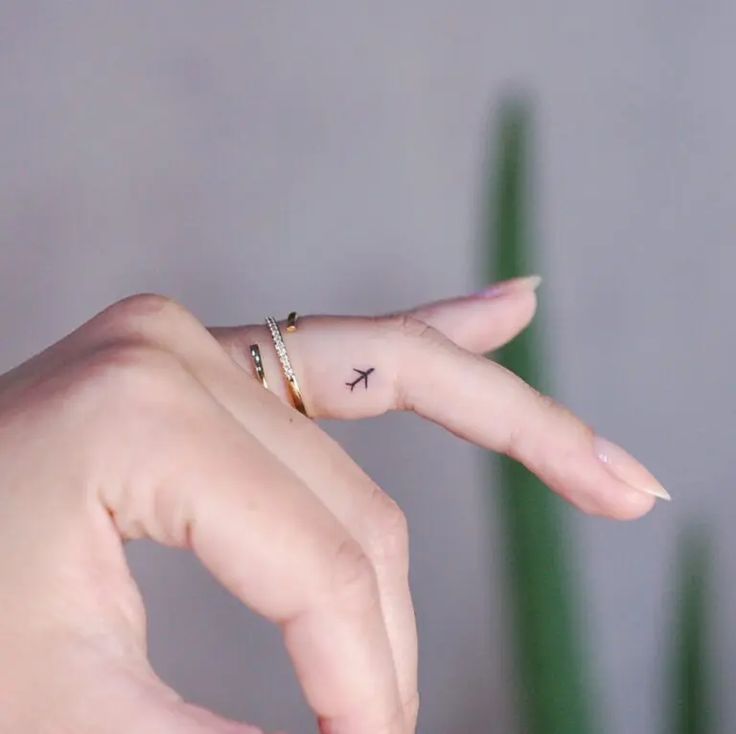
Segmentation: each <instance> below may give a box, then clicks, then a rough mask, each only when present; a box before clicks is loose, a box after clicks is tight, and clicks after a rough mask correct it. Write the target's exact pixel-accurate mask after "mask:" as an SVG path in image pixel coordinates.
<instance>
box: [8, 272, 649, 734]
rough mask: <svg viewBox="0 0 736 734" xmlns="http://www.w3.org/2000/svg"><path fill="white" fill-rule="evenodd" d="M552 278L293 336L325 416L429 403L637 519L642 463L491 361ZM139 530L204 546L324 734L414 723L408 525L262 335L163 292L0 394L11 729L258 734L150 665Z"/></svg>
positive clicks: (459, 425)
mask: <svg viewBox="0 0 736 734" xmlns="http://www.w3.org/2000/svg"><path fill="white" fill-rule="evenodd" d="M535 285H536V282H535V281H534V280H533V279H525V280H518V281H511V282H509V283H505V284H502V285H500V286H497V287H496V288H495V289H494V290H492V291H490V292H486V293H484V294H478V295H474V296H470V297H466V298H459V299H454V300H449V301H444V302H441V303H436V304H432V305H429V306H424V307H421V308H418V309H416V310H415V311H413V312H411V313H406V314H398V315H392V316H387V317H382V318H335V317H306V318H301V319H299V321H298V328H297V330H296V331H295V332H292V333H285V339H286V342H287V346H288V350H289V356H290V357H291V361H292V364H293V366H294V369H295V371H296V374H297V376H298V379H299V382H300V385H301V389H302V392H303V396H304V401H305V403H306V407H307V411H308V413H309V415H310V416H313V417H315V418H319V417H332V418H361V417H364V416H371V415H377V414H380V413H383V412H385V411H387V410H414V411H416V412H417V413H419V414H420V415H422V416H425V417H427V418H429V419H430V420H433V421H436V422H437V423H440V424H442V425H444V426H446V427H447V428H448V429H449V430H451V431H452V432H453V433H456V434H457V435H459V436H462V437H464V438H467V439H468V440H470V441H473V442H475V443H477V444H479V445H481V446H484V447H487V448H489V449H494V450H497V451H503V452H505V453H508V454H510V455H511V456H513V457H515V458H516V459H518V460H519V461H522V462H523V463H524V464H526V465H527V466H528V467H529V468H530V469H532V470H533V471H534V472H536V473H537V474H538V475H539V476H540V477H541V478H542V479H543V480H544V481H545V482H546V483H547V484H549V486H550V487H552V489H554V490H555V491H557V492H559V493H560V494H561V495H563V496H564V497H565V498H567V499H568V500H570V501H571V502H572V503H573V504H575V505H576V506H578V507H580V508H581V509H583V510H584V511H586V512H590V513H596V514H601V515H606V516H609V517H614V518H621V519H624V518H635V517H639V516H640V515H643V514H644V513H646V512H647V511H649V510H650V509H651V507H652V505H653V503H654V501H655V500H654V496H653V495H658V494H659V495H660V496H661V494H662V492H663V490H662V488H661V487H660V485H659V484H658V483H657V482H656V480H655V479H654V478H653V477H652V476H651V475H650V474H649V473H648V472H647V471H646V470H645V469H644V468H643V467H641V465H639V464H638V463H637V462H636V461H635V460H634V459H632V458H630V457H629V456H628V455H627V454H625V453H624V452H623V451H622V450H621V449H619V448H617V447H615V446H613V445H612V444H608V443H606V442H603V441H601V440H599V439H597V438H595V436H594V435H593V433H592V432H591V431H590V429H588V428H587V427H586V426H585V425H583V424H582V423H581V422H580V421H579V420H577V419H576V418H575V417H573V416H572V415H571V414H570V413H568V412H567V411H565V410H564V409H562V408H560V407H559V406H557V405H555V404H554V403H553V402H551V401H550V400H549V399H547V398H545V397H541V396H540V395H539V394H537V393H536V392H535V391H534V390H532V389H531V388H529V387H528V386H527V385H525V384H524V383H523V382H521V381H520V380H519V379H518V378H516V377H515V376H514V375H512V374H510V373H509V372H507V371H506V370H504V369H502V368H501V367H499V366H498V365H495V364H494V363H492V362H490V361H488V360H486V359H485V358H483V357H481V356H477V355H478V354H481V353H483V352H487V351H489V350H491V349H493V348H495V347H498V346H500V345H501V344H503V343H504V342H505V341H507V340H508V339H510V338H511V337H513V336H514V335H515V334H516V333H517V332H518V331H519V330H520V329H521V328H523V327H524V326H525V325H526V324H527V322H528V321H529V319H530V318H531V317H532V315H533V312H534V308H535V298H534V293H533V290H534V286H535ZM253 343H257V344H259V346H260V351H261V354H262V356H263V360H264V365H265V371H266V376H267V379H268V382H269V386H270V387H271V389H272V391H269V390H265V389H263V387H262V385H261V384H260V383H259V382H258V380H257V379H255V376H254V370H253V365H252V362H251V358H250V351H249V346H250V345H251V344H253ZM144 536H145V537H149V538H153V539H154V540H157V541H158V542H160V543H165V544H167V545H171V546H176V547H181V548H184V547H186V548H191V549H192V550H193V551H194V552H195V553H196V554H197V556H198V557H199V558H200V559H201V561H202V562H203V563H204V564H205V565H206V566H207V568H209V569H210V571H211V572H212V573H213V574H214V575H215V576H216V577H217V578H218V579H219V580H220V581H221V582H222V583H223V584H224V585H225V586H226V587H227V588H228V589H230V591H232V592H233V593H234V594H235V595H237V596H238V597H239V598H240V599H241V600H242V601H243V602H244V603H245V604H247V605H248V606H250V607H251V608H252V609H254V610H255V611H257V612H258V613H260V614H262V615H264V616H265V617H267V618H268V619H270V620H272V621H274V622H276V623H277V624H278V625H279V626H280V627H281V629H282V630H283V634H284V639H285V643H286V646H287V648H288V651H289V653H290V655H291V657H292V660H293V662H294V665H295V667H296V671H297V675H298V677H299V680H300V682H301V685H302V686H303V689H304V692H305V695H306V697H307V699H308V701H309V703H310V705H311V706H312V708H313V709H314V711H315V714H316V715H317V717H318V718H319V720H320V722H321V726H322V730H323V731H324V732H330V734H407V733H408V732H412V731H414V728H415V723H416V714H417V705H418V697H417V648H416V632H415V624H414V614H413V611H412V603H411V597H410V593H409V587H408V581H407V577H408V558H407V530H406V522H405V519H404V517H403V515H402V513H401V511H400V509H399V508H398V507H397V506H396V504H395V503H394V502H393V500H391V499H390V498H389V497H388V496H387V495H386V494H385V493H384V492H383V491H382V490H381V489H380V488H379V487H377V486H376V485H375V484H374V483H373V482H372V481H371V479H370V478H369V477H367V476H366V475H365V474H364V473H363V472H362V471H361V470H360V469H359V468H358V467H357V466H356V465H355V463H353V461H352V460H351V459H350V457H349V456H347V455H346V454H345V453H344V452H343V451H342V449H341V448H340V447H339V446H338V445H337V444H336V443H335V442H334V441H333V440H331V439H330V438H329V437H328V436H327V435H326V434H325V433H323V432H322V431H321V430H320V428H319V426H318V425H317V424H316V423H315V422H313V421H311V420H309V419H307V418H305V417H304V416H302V415H301V414H300V413H298V412H297V411H296V410H294V409H293V408H292V407H291V405H290V401H289V393H288V391H287V389H286V384H285V382H284V380H283V375H282V372H281V367H280V365H279V363H278V360H277V355H276V353H275V351H274V349H273V344H272V341H271V337H270V334H269V333H268V330H267V329H266V328H265V326H246V327H237V328H221V329H217V328H215V329H210V330H208V329H206V328H205V327H204V326H202V325H201V324H200V323H199V322H198V321H197V320H196V319H195V318H194V317H193V316H192V315H191V314H189V313H188V312H187V311H186V310H185V309H183V308H182V307H181V306H179V305H178V304H176V303H173V302H171V301H169V300H167V299H165V298H162V297H159V296H150V295H143V296H135V297H132V298H129V299H127V300H125V301H122V302H120V303H118V304H116V305H114V306H112V307H110V308H108V309H107V310H106V311H104V312H103V313H101V314H99V315H98V316H96V317H95V318H93V319H92V320H91V321H89V322H88V323H87V324H85V325H84V326H82V327H81V328H80V329H78V330H77V331H75V332H74V333H72V334H70V335H69V336H68V337H66V338H65V339H63V340H62V341H61V342H59V343H58V344H56V345H54V346H53V347H51V348H49V349H48V350H46V351H45V352H43V353H42V354H40V355H38V356H36V357H34V358H33V359H31V360H29V361H28V362H26V363H25V364H23V365H21V366H20V367H18V368H16V369H15V370H13V371H11V372H9V373H8V374H6V375H4V376H2V377H1V378H0V731H2V732H23V733H24V734H57V733H58V734H62V733H63V734H67V733H69V734H71V733H73V734H98V733H99V734H101V733H102V732H104V733H105V734H117V733H118V732H119V733H120V734H122V732H131V731H135V732H137V733H139V734H147V733H149V732H150V733H151V734H174V733H176V734H205V733H206V734H226V733H227V734H235V733H236V732H242V733H243V734H245V733H246V732H254V731H255V730H254V729H252V728H251V727H249V726H245V725H242V724H236V723H234V722H227V721H225V720H223V719H220V718H219V717H217V716H215V715H214V714H211V713H208V712H206V711H203V710H201V709H199V708H197V707H194V706H192V705H189V704H186V703H184V702H182V701H181V700H180V699H179V698H178V697H177V696H176V694H175V693H174V692H173V691H171V690H170V689H169V688H168V687H167V686H165V685H164V684H163V683H162V682H161V681H160V680H159V679H158V678H157V677H156V675H155V674H154V672H153V671H152V669H151V667H150V665H149V663H148V661H147V658H146V642H145V615H144V609H143V605H142V602H141V598H140V596H139V593H138V591H137V589H136V587H135V584H134V582H133V580H132V579H131V577H130V573H129V571H128V568H127V565H126V562H125V557H124V554H123V548H122V543H123V541H124V540H127V539H131V538H140V537H144Z"/></svg>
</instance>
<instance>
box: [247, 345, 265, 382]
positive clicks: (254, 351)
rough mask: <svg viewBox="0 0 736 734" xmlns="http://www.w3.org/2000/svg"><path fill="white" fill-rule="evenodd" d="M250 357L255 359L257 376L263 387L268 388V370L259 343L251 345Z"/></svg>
mask: <svg viewBox="0 0 736 734" xmlns="http://www.w3.org/2000/svg"><path fill="white" fill-rule="evenodd" d="M250 358H251V359H252V360H253V366H254V367H255V368H256V377H257V378H258V381H259V382H260V383H261V385H263V387H265V388H266V390H268V382H267V381H266V370H265V369H263V360H262V359H261V349H260V347H259V346H258V345H257V344H251V345H250Z"/></svg>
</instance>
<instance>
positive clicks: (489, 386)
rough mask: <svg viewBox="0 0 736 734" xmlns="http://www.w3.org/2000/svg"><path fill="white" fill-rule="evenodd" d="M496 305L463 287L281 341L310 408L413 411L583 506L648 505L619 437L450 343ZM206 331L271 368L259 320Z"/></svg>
mask: <svg viewBox="0 0 736 734" xmlns="http://www.w3.org/2000/svg"><path fill="white" fill-rule="evenodd" d="M513 299H516V302H517V304H521V305H524V304H526V306H525V307H526V308H527V309H528V304H529V302H530V300H531V302H532V304H533V294H532V293H530V292H529V291H528V289H527V290H522V291H518V292H516V293H512V294H510V295H509V296H507V298H506V299H505V303H506V306H505V307H506V308H507V309H508V308H509V304H511V303H512V302H513ZM498 309H499V302H498V301H496V300H495V299H487V298H478V297H471V298H466V299H455V300H452V301H446V302H442V303H439V304H433V305H430V306H425V307H422V308H421V309H419V310H417V311H415V312H410V313H406V314H399V315H397V316H391V317H387V318H380V319H368V318H346V317H323V316H320V317H307V318H304V319H300V320H299V322H298V328H297V330H296V331H295V332H293V333H289V334H287V336H286V339H287V343H288V347H289V354H290V356H291V361H292V363H293V365H294V368H295V370H296V373H297V374H298V375H299V378H300V382H301V383H302V391H303V393H304V397H305V401H306V403H307V407H308V409H309V411H310V414H311V415H313V416H316V417H319V416H325V417H330V418H360V417H366V416H372V415H378V414H380V413H384V412H386V411H388V410H413V411H415V412H416V413H418V414H420V415H422V416H424V417H426V418H429V419H430V420H432V421H434V422H436V423H439V424H441V425H443V426H444V427H445V428H447V429H448V430H450V431H452V432H453V433H455V434H457V435H459V436H462V437H463V438H466V439H468V440H470V441H473V442H474V443H476V444H478V445H480V446H484V447H486V448H489V449H492V450H495V451H500V452H503V453H506V454H508V455H510V456H512V457H513V458H515V459H517V460H519V461H521V462H522V463H523V464H525V465H526V466H527V467H528V468H529V469H531V470H532V471H533V472H535V473H536V474H537V475H538V476H539V477H540V478H541V479H542V480H543V481H544V482H545V483H546V484H548V486H550V487H551V488H552V489H554V490H555V491H556V492H558V493H559V494H560V495H562V496H563V497H565V498H566V499H567V500H569V501H570V502H571V503H573V504H574V505H576V506H577V507H579V508H580V509H582V510H583V511H585V512H588V513H593V514H601V515H605V516H609V517H613V518H617V519H632V518H636V517H640V516H641V515H643V514H645V513H646V512H648V511H649V510H650V509H651V508H652V506H653V504H654V498H655V497H661V498H668V497H669V495H667V493H666V491H665V490H664V488H663V487H662V485H661V484H659V482H657V480H656V479H655V478H654V477H653V476H652V475H651V474H650V473H649V472H648V471H647V470H646V469H645V468H644V467H643V466H642V465H641V464H640V463H639V462H638V461H636V460H635V459H634V458H633V457H631V456H630V455H629V454H627V453H626V452H625V451H624V450H623V449H621V448H620V447H619V446H616V445H615V444H612V443H611V442H608V441H605V440H604V439H602V438H599V437H597V436H596V435H595V433H594V432H593V431H592V430H591V429H590V428H589V427H588V426H587V425H586V424H585V423H583V422H582V421H581V420H580V419H578V418H577V417H575V416H574V415H573V414H572V413H570V412H569V411H567V410H566V409H564V408H562V407H561V406H559V405H558V404H557V403H555V402H554V401H553V400H551V399H550V398H548V397H546V396H542V395H540V394H539V393H538V392H537V391H536V390H534V389H533V388H531V387H530V386H528V385H526V384H525V383H524V382H523V381H522V380H520V379H519V378H518V377H516V376H515V375H513V374H512V373H511V372H509V371H507V370H505V369H504V368H502V367H500V366H499V365H497V364H495V363H493V362H491V361H489V360H487V359H485V358H484V357H482V356H479V355H478V354H473V353H471V352H470V351H468V350H466V349H464V348H463V347H462V346H461V345H462V344H468V346H470V347H471V348H472V349H474V350H478V351H485V349H484V347H485V348H488V347H490V346H492V344H490V343H489V342H490V341H491V339H495V338H497V332H495V331H494V329H493V328H492V327H489V326H488V322H489V321H492V317H493V314H494V313H495V312H497V311H498ZM532 310H533V309H532ZM434 324H437V325H438V326H439V327H440V328H442V330H443V331H444V332H446V333H447V334H449V335H450V336H452V337H453V338H455V339H457V341H458V342H460V344H458V343H455V341H453V340H451V339H449V338H447V336H445V335H444V334H442V333H440V332H439V331H438V330H437V329H436V328H434ZM484 333H485V337H484ZM215 334H216V336H217V337H218V339H219V340H220V342H221V344H223V346H224V347H225V348H226V349H227V350H228V351H229V352H230V354H231V355H232V356H233V357H234V358H235V359H236V361H238V362H239V363H240V364H241V366H243V367H244V368H245V369H247V370H249V369H250V364H249V359H248V358H247V356H245V355H246V354H247V351H246V350H247V346H246V344H247V343H251V342H253V341H259V340H260V341H261V344H262V345H263V346H264V347H267V348H265V349H263V350H262V351H263V354H264V359H265V360H266V362H267V365H266V367H267V369H268V371H269V374H272V375H274V374H278V372H279V365H278V361H277V360H276V358H275V355H273V354H272V353H271V349H270V348H268V336H267V333H264V332H263V331H262V330H261V328H260V327H243V328H240V329H238V328H234V329H230V330H216V331H215ZM275 387H276V388H277V389H278V383H276V385H275ZM284 394H285V395H287V394H288V393H286V392H285V391H284ZM285 399H288V398H285Z"/></svg>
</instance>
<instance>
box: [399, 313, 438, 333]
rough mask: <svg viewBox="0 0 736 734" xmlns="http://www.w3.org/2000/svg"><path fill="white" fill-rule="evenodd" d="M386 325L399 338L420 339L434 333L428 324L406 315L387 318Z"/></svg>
mask: <svg viewBox="0 0 736 734" xmlns="http://www.w3.org/2000/svg"><path fill="white" fill-rule="evenodd" d="M388 325H389V328H390V329H392V330H393V331H394V332H395V333H397V334H398V335H399V336H400V337H404V338H407V337H408V338H410V339H422V338H424V337H426V336H427V335H429V334H430V333H431V332H433V331H434V329H433V328H432V327H431V326H430V325H429V324H427V323H425V322H424V321H422V320H421V319H418V318H416V317H414V316H412V315H411V314H408V313H401V314H396V315H394V316H389V317H388Z"/></svg>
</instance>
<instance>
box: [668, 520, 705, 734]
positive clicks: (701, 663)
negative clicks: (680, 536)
mask: <svg viewBox="0 0 736 734" xmlns="http://www.w3.org/2000/svg"><path fill="white" fill-rule="evenodd" d="M680 555H681V560H680V564H679V583H678V599H677V604H676V610H677V611H676V614H677V618H676V622H675V630H674V631H675V634H674V636H673V639H674V643H675V649H674V651H673V652H674V654H673V665H672V671H671V675H670V679H671V680H672V682H673V694H672V701H671V702H670V705H669V706H668V713H669V716H668V721H667V729H666V731H667V734H710V732H711V731H713V725H712V715H711V711H712V706H711V700H710V696H709V694H710V690H711V686H710V678H709V674H708V671H709V669H710V666H709V659H708V657H709V656H708V643H709V639H710V635H709V624H708V622H709V617H708V612H709V608H708V599H709V597H710V564H709V552H708V544H707V536H706V535H705V533H704V532H702V531H696V530H694V529H693V530H691V531H689V532H688V534H687V536H686V537H685V540H684V542H683V544H682V550H681V554H680Z"/></svg>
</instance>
